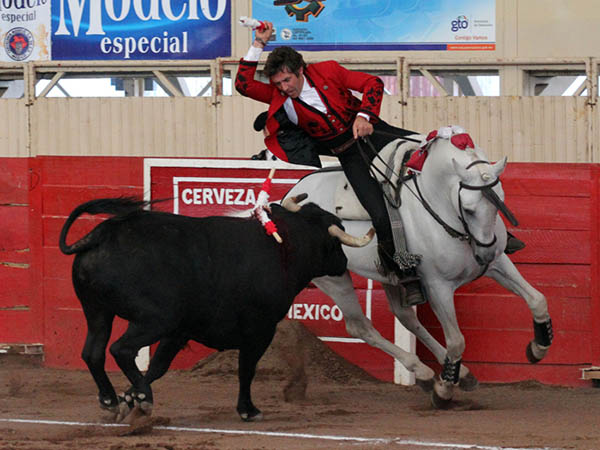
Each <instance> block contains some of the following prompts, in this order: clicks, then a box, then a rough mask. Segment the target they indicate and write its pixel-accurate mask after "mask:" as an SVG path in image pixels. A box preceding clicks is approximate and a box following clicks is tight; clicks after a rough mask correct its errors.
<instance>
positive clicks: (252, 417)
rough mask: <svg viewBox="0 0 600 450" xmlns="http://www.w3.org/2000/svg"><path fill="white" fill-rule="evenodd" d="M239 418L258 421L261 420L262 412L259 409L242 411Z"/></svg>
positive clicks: (245, 420) (246, 420)
mask: <svg viewBox="0 0 600 450" xmlns="http://www.w3.org/2000/svg"><path fill="white" fill-rule="evenodd" d="M240 418H241V419H242V420H243V421H244V422H260V421H261V420H263V413H262V412H260V410H258V409H257V410H256V411H252V412H249V413H248V412H243V413H240Z"/></svg>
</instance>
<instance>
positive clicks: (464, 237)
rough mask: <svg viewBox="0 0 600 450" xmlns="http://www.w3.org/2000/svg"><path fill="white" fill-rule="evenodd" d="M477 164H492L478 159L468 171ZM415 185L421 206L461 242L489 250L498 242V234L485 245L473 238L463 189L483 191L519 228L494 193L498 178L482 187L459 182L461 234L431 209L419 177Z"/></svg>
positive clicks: (414, 180) (414, 179) (470, 165)
mask: <svg viewBox="0 0 600 450" xmlns="http://www.w3.org/2000/svg"><path fill="white" fill-rule="evenodd" d="M476 164H491V163H490V162H489V161H485V160H481V159H478V160H476V161H473V162H471V163H470V164H469V165H468V166H467V167H466V169H467V170H468V169H470V168H471V167H473V166H474V165H476ZM412 179H413V183H414V185H415V188H416V191H417V194H418V196H417V197H418V199H419V201H420V202H421V204H422V205H423V207H424V208H425V209H426V210H427V212H428V213H429V214H430V215H431V216H432V217H433V218H434V219H435V220H436V222H438V223H439V224H440V225H441V226H442V227H443V228H444V230H446V232H447V233H448V234H449V235H450V236H452V237H453V238H457V239H459V240H461V241H466V242H473V243H474V244H475V245H477V246H478V247H484V248H488V247H491V246H493V245H494V244H495V243H496V241H497V237H496V234H495V233H494V238H493V239H492V241H491V242H489V243H485V242H481V241H480V240H478V239H477V238H476V237H475V236H473V233H471V230H470V229H469V224H468V223H467V220H466V219H465V215H464V209H463V207H462V200H461V198H460V191H461V190H462V189H467V190H470V191H481V193H482V195H483V196H484V197H485V198H486V199H487V200H488V201H490V202H491V203H492V204H493V205H494V206H495V207H496V208H497V209H498V210H499V211H500V212H501V213H502V214H503V215H504V217H506V218H507V220H508V221H509V222H510V223H511V224H512V225H513V226H517V225H518V224H519V223H518V221H517V219H516V217H515V216H514V214H513V213H512V212H511V211H510V209H508V207H507V206H506V204H505V203H504V202H503V201H502V200H501V199H500V197H498V194H496V193H495V192H494V191H493V189H492V188H493V187H494V186H496V185H497V184H498V183H499V182H500V178H499V177H498V178H496V179H495V180H494V181H492V182H491V183H489V184H484V185H482V186H473V185H470V184H467V183H464V182H462V181H460V182H459V188H458V194H457V195H458V210H459V212H460V216H458V218H459V220H460V222H461V223H462V226H463V228H464V232H460V231H458V230H456V229H455V228H453V227H451V226H450V225H448V224H447V223H446V222H445V221H444V220H443V219H442V218H441V217H440V216H439V215H438V214H437V213H436V212H435V211H434V210H433V208H432V207H431V205H429V203H427V200H425V197H423V194H422V193H421V190H420V188H419V183H418V182H417V177H416V176H413V177H412Z"/></svg>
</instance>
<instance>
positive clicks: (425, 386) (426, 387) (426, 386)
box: [415, 378, 434, 392]
mask: <svg viewBox="0 0 600 450" xmlns="http://www.w3.org/2000/svg"><path fill="white" fill-rule="evenodd" d="M415 383H416V385H417V386H419V387H420V388H421V389H422V390H423V392H431V391H433V384H434V381H433V378H428V379H427V380H420V379H418V378H417V379H415Z"/></svg>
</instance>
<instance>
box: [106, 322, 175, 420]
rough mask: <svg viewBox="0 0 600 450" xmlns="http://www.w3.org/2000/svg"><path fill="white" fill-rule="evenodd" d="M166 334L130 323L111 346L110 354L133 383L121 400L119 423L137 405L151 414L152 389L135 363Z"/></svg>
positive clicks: (160, 330)
mask: <svg viewBox="0 0 600 450" xmlns="http://www.w3.org/2000/svg"><path fill="white" fill-rule="evenodd" d="M164 334H165V330H162V329H160V327H155V326H148V325H146V326H139V325H137V324H135V323H130V324H129V327H128V328H127V331H125V333H124V334H123V335H122V336H121V337H120V338H119V339H117V341H115V342H114V343H113V344H112V345H111V346H110V353H111V354H112V355H113V357H114V358H115V361H116V362H117V365H118V366H119V368H120V369H121V370H122V371H123V373H124V374H125V376H126V377H127V379H128V380H129V381H130V382H131V387H130V388H129V389H128V390H127V391H126V392H125V395H124V396H123V397H122V398H119V409H120V412H119V415H118V416H117V421H122V420H123V419H124V418H125V417H126V416H127V415H128V414H129V413H130V412H131V410H132V409H133V407H134V406H135V404H136V403H137V404H139V405H142V404H144V405H146V406H148V405H149V407H148V408H147V410H146V411H144V412H146V413H147V414H150V412H151V406H152V389H151V388H150V384H149V383H148V382H147V381H146V378H145V377H144V375H142V373H141V372H140V370H139V369H138V367H137V365H136V363H135V357H136V356H137V354H138V351H139V350H140V348H142V347H146V346H148V345H151V344H154V343H155V342H156V341H158V340H159V339H161V337H162V336H163V335H164Z"/></svg>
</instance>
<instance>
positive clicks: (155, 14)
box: [133, 0, 164, 20]
mask: <svg viewBox="0 0 600 450" xmlns="http://www.w3.org/2000/svg"><path fill="white" fill-rule="evenodd" d="M163 5H164V2H163ZM133 9H134V10H135V13H136V14H137V16H138V17H139V18H140V20H150V19H154V20H160V15H159V10H158V0H150V11H149V12H148V15H145V14H144V8H143V5H142V0H133Z"/></svg>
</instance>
